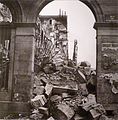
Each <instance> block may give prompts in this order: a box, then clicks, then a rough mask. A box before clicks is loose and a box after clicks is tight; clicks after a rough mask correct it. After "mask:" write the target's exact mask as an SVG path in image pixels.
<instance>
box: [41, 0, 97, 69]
mask: <svg viewBox="0 0 118 120" xmlns="http://www.w3.org/2000/svg"><path fill="white" fill-rule="evenodd" d="M59 9H61V10H63V11H66V14H67V16H68V32H69V33H68V39H69V56H70V58H72V53H73V51H72V48H73V41H74V39H77V40H78V48H79V50H78V62H80V61H88V62H89V63H90V64H91V65H92V67H94V68H95V67H96V39H95V37H96V31H95V30H94V28H93V26H94V23H95V18H94V15H93V13H92V12H91V10H90V9H89V8H88V6H86V5H85V4H84V3H82V2H80V1H79V0H55V1H53V2H51V3H49V4H48V5H47V6H45V7H44V8H43V9H42V11H41V12H40V14H41V15H59Z"/></svg>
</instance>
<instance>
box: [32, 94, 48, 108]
mask: <svg viewBox="0 0 118 120" xmlns="http://www.w3.org/2000/svg"><path fill="white" fill-rule="evenodd" d="M46 102H47V99H46V98H45V96H44V95H37V96H36V97H35V98H33V99H31V104H32V105H33V106H34V107H35V108H38V107H40V106H44V105H45V104H46Z"/></svg>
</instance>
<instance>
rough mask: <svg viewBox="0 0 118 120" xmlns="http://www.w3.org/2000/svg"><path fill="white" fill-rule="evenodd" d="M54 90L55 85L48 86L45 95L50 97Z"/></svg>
mask: <svg viewBox="0 0 118 120" xmlns="http://www.w3.org/2000/svg"><path fill="white" fill-rule="evenodd" d="M52 89H53V85H52V84H48V83H47V84H46V86H45V93H46V94H47V95H48V96H50V95H51V94H52Z"/></svg>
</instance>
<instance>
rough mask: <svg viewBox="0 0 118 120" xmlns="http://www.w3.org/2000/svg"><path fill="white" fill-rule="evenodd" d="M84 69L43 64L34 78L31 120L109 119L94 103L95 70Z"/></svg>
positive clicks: (69, 65) (71, 65)
mask: <svg viewBox="0 0 118 120" xmlns="http://www.w3.org/2000/svg"><path fill="white" fill-rule="evenodd" d="M71 62H72V61H71ZM85 68H87V67H86V66H81V65H80V66H79V67H76V66H75V65H74V64H72V63H71V64H70V63H69V62H68V63H67V64H63V65H60V66H56V67H55V69H54V68H53V67H52V63H49V64H46V65H45V66H44V68H43V69H42V71H40V72H39V73H37V74H36V75H35V76H34V83H33V89H32V99H31V106H32V114H31V115H30V119H31V120H111V119H110V118H108V117H107V116H106V111H105V109H104V108H103V106H102V105H101V104H98V103H97V102H96V96H95V87H96V86H95V80H93V79H95V71H91V72H90V71H89V70H90V69H89V70H88V69H85ZM89 68H90V66H89ZM88 71H89V72H88ZM112 120H113V119H112Z"/></svg>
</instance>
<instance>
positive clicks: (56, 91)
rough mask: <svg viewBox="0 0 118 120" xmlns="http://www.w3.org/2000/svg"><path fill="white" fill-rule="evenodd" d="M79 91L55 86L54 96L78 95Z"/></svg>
mask: <svg viewBox="0 0 118 120" xmlns="http://www.w3.org/2000/svg"><path fill="white" fill-rule="evenodd" d="M77 91H78V89H71V88H68V86H66V87H62V86H54V87H53V90H52V92H53V94H62V93H69V94H75V93H77Z"/></svg>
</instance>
